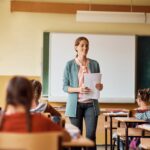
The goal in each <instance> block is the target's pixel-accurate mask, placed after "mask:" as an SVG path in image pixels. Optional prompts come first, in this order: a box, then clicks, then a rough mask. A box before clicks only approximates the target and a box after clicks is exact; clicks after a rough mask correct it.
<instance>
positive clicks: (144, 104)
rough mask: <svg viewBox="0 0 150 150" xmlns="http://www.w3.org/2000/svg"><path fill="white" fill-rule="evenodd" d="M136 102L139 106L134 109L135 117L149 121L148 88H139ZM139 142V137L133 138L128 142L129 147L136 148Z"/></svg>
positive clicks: (149, 94)
mask: <svg viewBox="0 0 150 150" xmlns="http://www.w3.org/2000/svg"><path fill="white" fill-rule="evenodd" d="M136 102H137V104H138V106H139V107H138V108H136V109H135V110H134V111H135V114H134V116H135V118H137V119H140V120H146V121H148V122H150V109H149V102H150V89H149V88H148V89H139V90H138V94H137V99H136ZM136 125H137V124H136ZM136 125H133V127H135V126H136ZM139 144H140V138H133V139H132V141H131V143H130V148H131V149H136V148H137V147H138V145H139Z"/></svg>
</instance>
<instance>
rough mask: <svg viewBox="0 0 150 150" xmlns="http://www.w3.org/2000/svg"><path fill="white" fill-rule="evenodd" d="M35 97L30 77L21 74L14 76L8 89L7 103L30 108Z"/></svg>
mask: <svg viewBox="0 0 150 150" xmlns="http://www.w3.org/2000/svg"><path fill="white" fill-rule="evenodd" d="M32 99H33V92H32V86H31V83H30V81H29V80H28V79H26V78H25V77H21V76H15V77H13V78H12V79H11V80H10V81H9V83H8V86H7V90H6V105H13V106H19V105H21V106H23V107H25V108H26V110H27V109H28V110H29V109H30V107H31V103H32Z"/></svg>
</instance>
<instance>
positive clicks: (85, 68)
mask: <svg viewBox="0 0 150 150" xmlns="http://www.w3.org/2000/svg"><path fill="white" fill-rule="evenodd" d="M75 61H76V63H77V64H78V65H79V72H78V81H79V87H82V86H84V73H90V70H89V68H88V64H89V60H87V62H86V65H85V66H83V65H82V64H81V62H80V61H79V59H78V58H75ZM78 102H81V103H89V102H91V100H90V99H89V100H87V99H85V98H83V94H81V93H79V94H78Z"/></svg>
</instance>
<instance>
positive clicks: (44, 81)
mask: <svg viewBox="0 0 150 150" xmlns="http://www.w3.org/2000/svg"><path fill="white" fill-rule="evenodd" d="M48 70H49V32H44V33H43V67H42V84H43V90H42V95H43V96H48V81H49V78H48V76H49V74H48Z"/></svg>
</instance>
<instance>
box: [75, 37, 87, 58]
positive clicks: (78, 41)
mask: <svg viewBox="0 0 150 150" xmlns="http://www.w3.org/2000/svg"><path fill="white" fill-rule="evenodd" d="M82 40H85V41H87V43H88V44H89V40H88V39H87V38H86V37H84V36H81V37H78V38H77V39H76V41H75V44H74V45H75V46H78V45H79V44H80V42H81V41H82ZM76 52H77V50H76ZM77 56H78V54H77V55H76V57H77Z"/></svg>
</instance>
